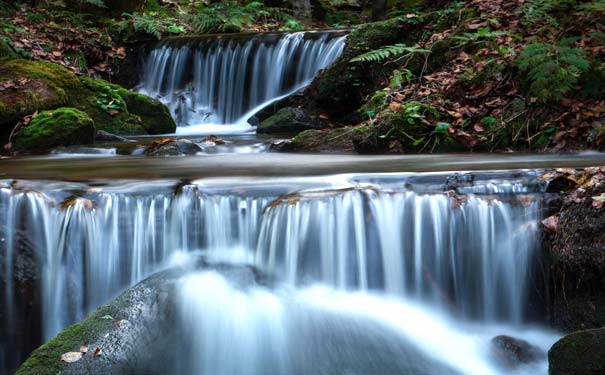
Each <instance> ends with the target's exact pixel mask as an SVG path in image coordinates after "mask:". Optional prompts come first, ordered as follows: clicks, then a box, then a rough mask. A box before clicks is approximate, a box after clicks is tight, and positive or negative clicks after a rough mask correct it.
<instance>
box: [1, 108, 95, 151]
mask: <svg viewBox="0 0 605 375" xmlns="http://www.w3.org/2000/svg"><path fill="white" fill-rule="evenodd" d="M94 140H95V125H94V122H93V121H92V119H91V118H90V116H88V115H87V114H86V113H84V112H82V111H80V110H78V109H75V108H59V109H56V110H54V111H44V112H42V113H40V114H39V115H38V116H36V117H34V118H33V119H32V120H31V122H30V123H29V124H28V125H27V126H25V127H24V128H22V129H21V130H20V131H19V132H18V133H17V134H16V136H15V137H14V140H13V142H12V149H11V151H14V152H17V153H28V154H41V153H46V152H48V151H49V150H51V149H53V148H56V147H60V146H72V145H78V144H91V143H93V142H94Z"/></svg>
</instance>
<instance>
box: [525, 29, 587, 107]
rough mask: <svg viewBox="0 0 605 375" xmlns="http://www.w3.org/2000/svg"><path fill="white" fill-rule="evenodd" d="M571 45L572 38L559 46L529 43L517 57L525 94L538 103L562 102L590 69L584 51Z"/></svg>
mask: <svg viewBox="0 0 605 375" xmlns="http://www.w3.org/2000/svg"><path fill="white" fill-rule="evenodd" d="M573 42H574V40H573V39H566V40H563V41H562V42H561V43H559V44H558V45H554V44H548V43H533V44H529V45H528V46H526V47H525V48H524V49H523V50H522V51H521V53H520V54H519V56H518V57H517V60H516V63H517V66H518V67H519V69H520V70H521V71H522V72H523V73H525V86H526V88H527V91H528V93H529V94H530V95H531V96H533V97H536V98H537V99H538V101H540V102H543V103H545V102H548V101H551V100H560V99H562V98H563V97H564V96H565V95H567V94H568V93H569V92H570V91H571V90H572V88H573V87H574V85H575V84H576V83H577V82H578V80H579V78H580V76H581V75H582V73H585V72H587V71H588V70H589V69H590V63H589V62H588V60H587V59H586V58H585V56H586V51H584V50H582V49H581V48H575V47H572V46H571V44H572V43H573Z"/></svg>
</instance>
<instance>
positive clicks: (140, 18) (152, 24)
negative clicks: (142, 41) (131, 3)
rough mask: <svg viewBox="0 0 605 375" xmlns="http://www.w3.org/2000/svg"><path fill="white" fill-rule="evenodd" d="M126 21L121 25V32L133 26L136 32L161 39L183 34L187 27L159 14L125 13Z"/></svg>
mask: <svg viewBox="0 0 605 375" xmlns="http://www.w3.org/2000/svg"><path fill="white" fill-rule="evenodd" d="M122 16H123V17H125V18H126V19H125V20H123V21H122V22H121V23H120V26H119V30H120V32H125V31H127V30H128V28H129V27H131V26H132V28H133V29H134V31H135V32H144V33H147V34H150V35H153V36H155V37H156V38H158V39H160V38H161V37H162V34H175V35H178V34H183V33H185V27H184V26H183V25H179V24H178V23H177V21H176V20H175V19H173V18H166V17H159V13H158V12H146V13H124V14H122Z"/></svg>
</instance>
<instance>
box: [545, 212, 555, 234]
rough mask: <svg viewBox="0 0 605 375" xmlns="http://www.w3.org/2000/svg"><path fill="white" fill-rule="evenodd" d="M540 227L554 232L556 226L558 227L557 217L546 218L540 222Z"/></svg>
mask: <svg viewBox="0 0 605 375" xmlns="http://www.w3.org/2000/svg"><path fill="white" fill-rule="evenodd" d="M542 225H544V227H545V228H546V229H548V230H549V231H551V232H556V231H557V226H558V225H559V216H558V215H553V216H550V217H547V218H546V219H544V220H542Z"/></svg>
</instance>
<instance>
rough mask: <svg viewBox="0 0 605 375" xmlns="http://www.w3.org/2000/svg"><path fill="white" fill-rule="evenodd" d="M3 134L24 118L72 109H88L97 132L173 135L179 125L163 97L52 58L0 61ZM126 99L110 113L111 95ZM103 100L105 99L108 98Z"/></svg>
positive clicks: (1, 127) (121, 100)
mask: <svg viewBox="0 0 605 375" xmlns="http://www.w3.org/2000/svg"><path fill="white" fill-rule="evenodd" d="M1 84H4V86H5V88H4V90H2V91H0V137H2V136H4V137H7V136H8V134H10V131H11V130H12V128H13V127H14V126H15V125H16V124H17V122H19V121H20V120H21V119H22V118H23V117H24V116H27V115H31V114H33V113H34V112H36V111H42V110H50V109H56V108H59V107H73V108H77V109H79V110H81V111H83V112H86V113H87V114H88V115H89V116H90V117H91V118H92V119H93V120H94V122H95V126H96V127H97V129H98V130H105V131H107V132H110V133H114V134H123V135H138V134H164V133H174V131H175V130H176V123H175V122H174V120H173V119H172V117H171V116H170V113H169V111H168V108H166V106H164V105H163V104H162V103H160V102H159V101H157V100H155V99H152V98H148V97H146V96H144V95H142V94H138V93H135V92H132V91H129V90H127V89H125V88H123V87H121V86H118V85H114V84H110V83H108V82H106V81H103V80H97V79H92V78H87V77H83V78H78V77H77V76H76V75H75V74H73V73H72V72H70V71H69V70H67V69H66V68H64V67H62V66H59V65H56V64H52V63H47V62H39V61H28V60H22V59H17V60H0V85H1ZM108 98H111V99H113V98H115V99H116V100H115V101H114V102H118V103H121V104H122V105H121V106H120V107H119V110H118V111H111V109H110V108H109V106H108V104H109V103H110V102H111V99H108ZM104 100H105V101H106V102H104Z"/></svg>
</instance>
